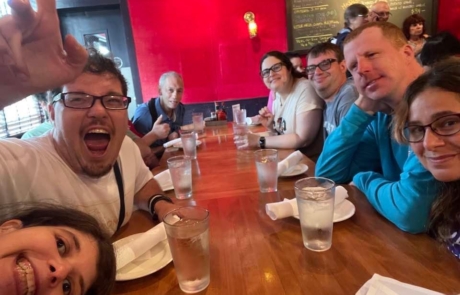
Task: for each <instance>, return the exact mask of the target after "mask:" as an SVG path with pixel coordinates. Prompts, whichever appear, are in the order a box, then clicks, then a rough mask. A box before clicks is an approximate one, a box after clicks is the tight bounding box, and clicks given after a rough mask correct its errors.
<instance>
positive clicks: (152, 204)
mask: <svg viewBox="0 0 460 295" xmlns="http://www.w3.org/2000/svg"><path fill="white" fill-rule="evenodd" d="M159 201H166V202H168V203H171V204H173V201H172V200H171V199H170V198H169V197H167V196H165V195H162V194H156V195H153V196H151V197H150V199H149V203H148V204H149V212H150V214H151V215H152V218H153V220H158V214H157V213H156V212H155V205H156V203H157V202H159Z"/></svg>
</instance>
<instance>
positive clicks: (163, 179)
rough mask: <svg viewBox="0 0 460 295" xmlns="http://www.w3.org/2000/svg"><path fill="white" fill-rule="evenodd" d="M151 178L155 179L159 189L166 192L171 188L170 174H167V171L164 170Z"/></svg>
mask: <svg viewBox="0 0 460 295" xmlns="http://www.w3.org/2000/svg"><path fill="white" fill-rule="evenodd" d="M153 178H155V180H156V181H158V183H159V184H160V187H161V189H162V190H164V191H166V190H168V188H170V187H171V186H172V179H171V173H170V172H169V169H166V170H165V171H162V172H160V173H158V174H157V175H155V176H154V177H153Z"/></svg>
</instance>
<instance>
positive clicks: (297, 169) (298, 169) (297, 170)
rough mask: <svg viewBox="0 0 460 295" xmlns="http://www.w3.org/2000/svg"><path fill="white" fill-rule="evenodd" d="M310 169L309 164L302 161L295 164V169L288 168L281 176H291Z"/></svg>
mask: <svg viewBox="0 0 460 295" xmlns="http://www.w3.org/2000/svg"><path fill="white" fill-rule="evenodd" d="M307 171H308V166H307V165H305V164H302V163H299V164H297V165H295V166H294V168H293V169H290V170H288V171H287V172H284V173H283V174H281V175H280V177H291V176H297V175H300V174H303V173H305V172H307Z"/></svg>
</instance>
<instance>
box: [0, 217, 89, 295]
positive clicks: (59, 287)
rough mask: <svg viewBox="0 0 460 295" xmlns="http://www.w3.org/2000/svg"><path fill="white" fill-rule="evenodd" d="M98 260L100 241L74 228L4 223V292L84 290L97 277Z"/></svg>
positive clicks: (0, 250)
mask: <svg viewBox="0 0 460 295" xmlns="http://www.w3.org/2000/svg"><path fill="white" fill-rule="evenodd" d="M97 260H98V246H97V243H96V241H95V240H94V239H93V238H92V237H90V236H89V235H86V234H83V233H81V232H79V231H77V230H74V229H72V228H68V227H60V226H56V227H54V226H36V227H28V228H22V224H21V222H20V221H18V220H10V221H7V222H5V223H4V224H2V225H0V274H1V275H0V290H2V294H8V295H23V294H27V295H32V294H33V295H41V294H43V295H45V294H46V295H54V294H61V295H62V294H84V293H86V292H87V290H88V288H89V287H90V286H91V285H92V284H93V282H94V280H95V279H96V261H97Z"/></svg>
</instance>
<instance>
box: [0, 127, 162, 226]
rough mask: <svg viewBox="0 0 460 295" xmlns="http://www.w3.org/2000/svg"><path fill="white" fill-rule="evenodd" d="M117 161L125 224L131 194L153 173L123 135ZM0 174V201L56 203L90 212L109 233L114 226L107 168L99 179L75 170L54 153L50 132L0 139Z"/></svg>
mask: <svg viewBox="0 0 460 295" xmlns="http://www.w3.org/2000/svg"><path fill="white" fill-rule="evenodd" d="M118 164H119V166H120V170H121V174H122V178H123V186H124V194H125V219H124V223H123V224H125V223H126V222H127V221H128V220H129V218H130V217H131V213H132V210H133V205H134V194H135V193H137V192H138V191H139V190H140V189H141V188H142V187H143V186H144V185H145V184H146V183H147V182H148V181H149V180H150V179H152V178H153V175H152V173H150V171H149V170H148V168H147V166H145V164H144V162H143V160H142V157H141V154H140V151H139V148H138V147H137V146H136V144H135V143H134V142H133V141H132V140H131V139H130V138H129V137H127V136H126V137H125V139H124V140H123V144H122V146H121V149H120V153H119V155H118ZM0 179H1V184H0V206H1V205H2V204H3V205H4V204H9V203H15V202H27V201H32V202H38V201H45V202H49V203H55V204H60V205H64V206H68V207H71V208H75V209H79V210H81V211H84V212H86V213H88V214H90V215H92V216H93V217H95V218H96V219H97V220H98V221H99V222H100V223H101V225H102V226H104V227H105V228H106V230H107V231H108V232H109V233H110V234H113V233H114V232H115V231H116V228H117V224H118V218H119V213H120V196H119V193H118V186H117V182H116V178H115V173H114V172H113V169H112V170H111V171H110V172H109V173H108V174H107V175H105V176H103V177H100V178H91V177H88V176H86V175H81V174H76V173H75V172H73V171H72V170H71V169H70V167H69V166H67V164H66V163H65V162H64V161H63V160H62V158H61V157H60V156H59V155H58V154H57V152H56V150H55V148H54V146H53V143H52V138H51V134H49V135H45V136H43V137H36V138H31V139H28V140H20V139H7V140H0Z"/></svg>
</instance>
